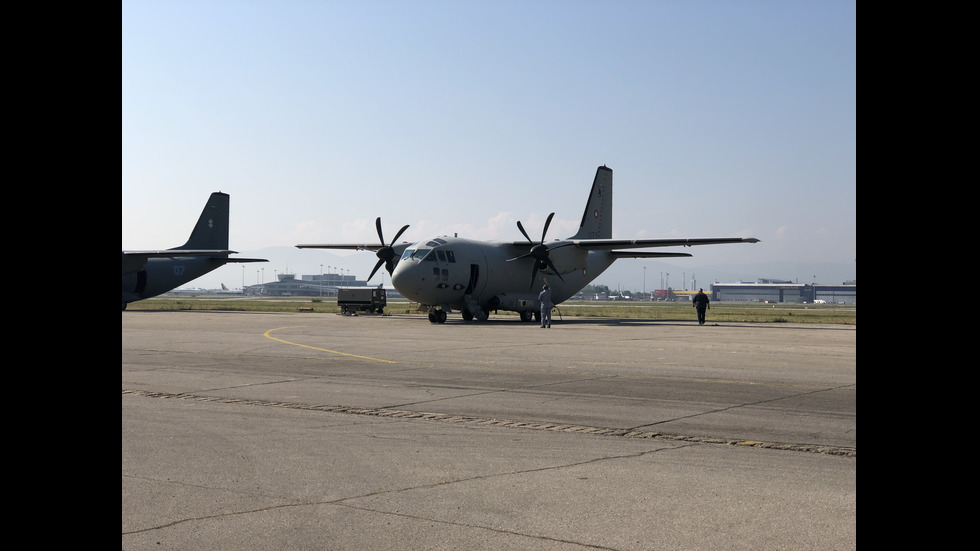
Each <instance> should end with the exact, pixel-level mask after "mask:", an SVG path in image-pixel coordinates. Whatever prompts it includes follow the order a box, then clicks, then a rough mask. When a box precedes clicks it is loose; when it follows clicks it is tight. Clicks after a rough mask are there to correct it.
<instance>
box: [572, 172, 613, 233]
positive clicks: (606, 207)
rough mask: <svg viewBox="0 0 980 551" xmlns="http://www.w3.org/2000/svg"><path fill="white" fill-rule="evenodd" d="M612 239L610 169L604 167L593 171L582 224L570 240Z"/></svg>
mask: <svg viewBox="0 0 980 551" xmlns="http://www.w3.org/2000/svg"><path fill="white" fill-rule="evenodd" d="M611 238H612V169H611V168H607V167H606V166H605V165H602V166H600V167H599V168H597V169H596V171H595V179H594V180H593V181H592V191H591V192H589V202H588V203H587V204H586V205H585V213H584V214H582V224H581V225H580V226H579V229H578V233H576V234H575V235H573V236H572V237H571V239H611Z"/></svg>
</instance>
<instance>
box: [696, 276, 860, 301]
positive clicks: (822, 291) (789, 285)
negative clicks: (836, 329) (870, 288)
mask: <svg viewBox="0 0 980 551" xmlns="http://www.w3.org/2000/svg"><path fill="white" fill-rule="evenodd" d="M711 300H714V301H722V302H799V303H801V304H802V303H813V302H821V301H822V302H827V303H831V304H857V281H856V280H855V281H845V282H844V283H842V284H840V285H824V284H819V283H814V284H808V283H793V282H790V281H779V280H773V279H759V280H758V281H755V282H745V281H743V282H741V283H713V284H711Z"/></svg>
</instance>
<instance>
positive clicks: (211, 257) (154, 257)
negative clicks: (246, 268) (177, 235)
mask: <svg viewBox="0 0 980 551" xmlns="http://www.w3.org/2000/svg"><path fill="white" fill-rule="evenodd" d="M229 199H230V198H229V196H228V194H227V193H221V192H220V191H216V192H214V193H212V194H211V197H210V198H209V199H208V202H207V204H206V205H205V206H204V211H203V212H201V217H200V218H198V220H197V225H196V226H195V227H194V231H192V232H191V236H190V238H189V239H188V240H187V243H184V244H183V245H181V246H180V247H174V248H173V249H165V250H148V251H122V309H123V310H125V309H126V305H127V304H129V303H130V302H136V301H137V300H142V299H145V298H150V297H155V296H157V295H162V294H163V293H166V292H167V291H170V290H171V289H175V288H177V287H179V286H181V285H183V284H185V283H188V282H190V281H192V280H194V279H197V278H199V277H201V276H202V275H204V274H206V273H208V272H210V271H212V270H215V269H217V268H220V267H221V266H224V265H225V264H227V263H229V262H268V260H266V259H264V258H229V256H228V255H229V254H237V253H236V252H235V251H229V250H228V204H229Z"/></svg>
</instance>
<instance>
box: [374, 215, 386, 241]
mask: <svg viewBox="0 0 980 551" xmlns="http://www.w3.org/2000/svg"><path fill="white" fill-rule="evenodd" d="M374 226H375V227H376V228H378V239H380V240H381V246H382V247H383V246H384V244H385V236H384V234H383V233H381V217H380V216H379V217H378V219H377V220H375V221H374Z"/></svg>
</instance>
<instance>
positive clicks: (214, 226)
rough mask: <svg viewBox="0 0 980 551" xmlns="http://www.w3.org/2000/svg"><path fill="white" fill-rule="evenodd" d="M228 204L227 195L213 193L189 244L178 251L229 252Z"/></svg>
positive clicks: (218, 192)
mask: <svg viewBox="0 0 980 551" xmlns="http://www.w3.org/2000/svg"><path fill="white" fill-rule="evenodd" d="M228 203H229V197H228V194H227V193H221V192H220V191H216V192H214V193H212V194H211V197H210V198H209V199H208V204H207V205H205V206H204V210H203V211H202V212H201V217H200V218H198V220H197V225H196V226H194V231H193V232H191V236H190V238H189V239H188V240H187V243H184V244H183V245H182V246H180V247H176V249H215V250H220V251H225V250H228Z"/></svg>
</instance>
